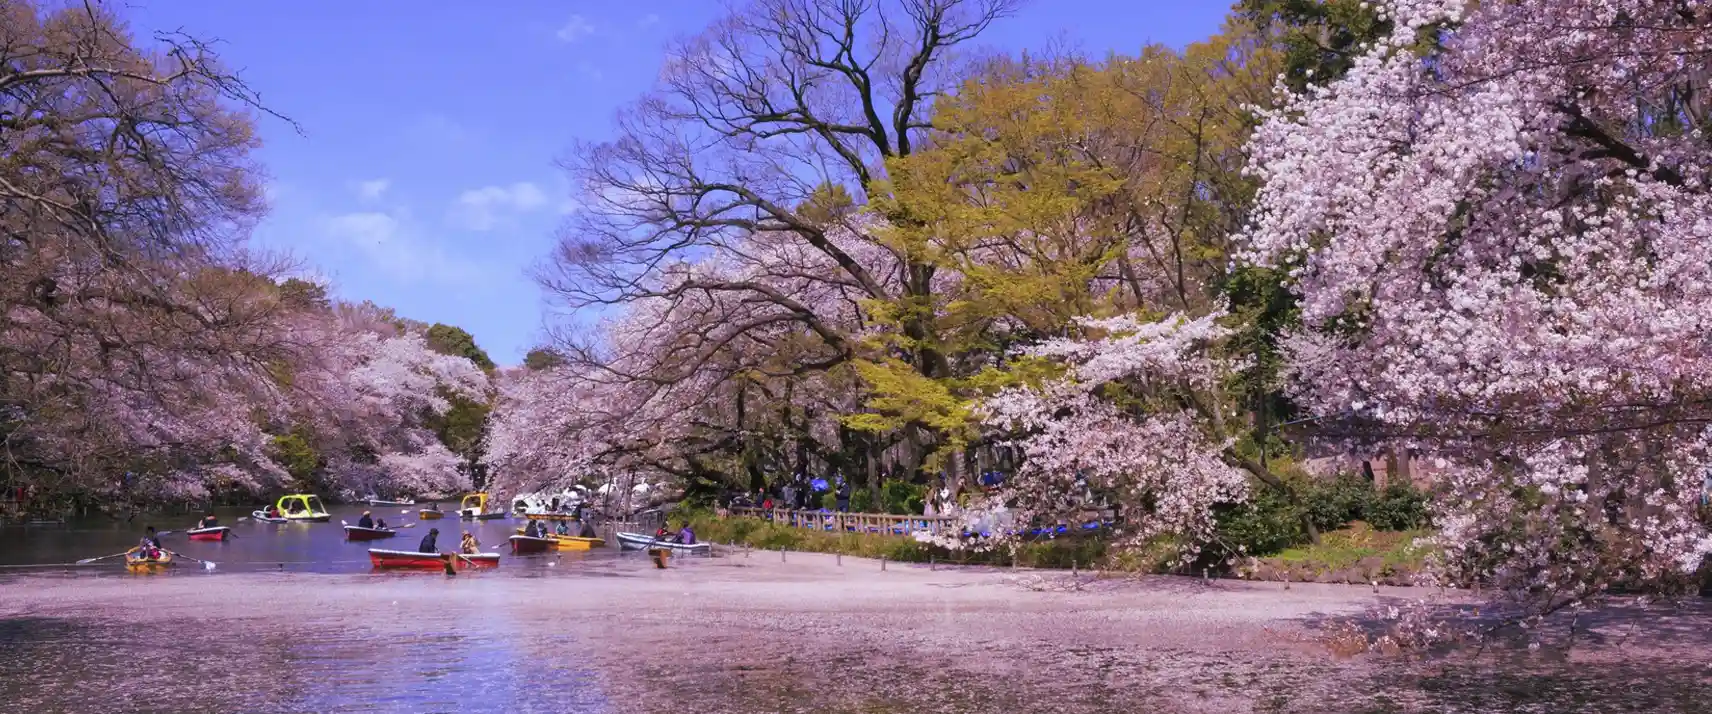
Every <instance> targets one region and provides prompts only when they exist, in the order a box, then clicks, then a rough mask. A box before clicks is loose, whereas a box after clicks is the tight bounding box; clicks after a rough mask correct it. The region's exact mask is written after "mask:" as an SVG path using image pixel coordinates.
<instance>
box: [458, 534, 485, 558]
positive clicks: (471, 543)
mask: <svg viewBox="0 0 1712 714" xmlns="http://www.w3.org/2000/svg"><path fill="white" fill-rule="evenodd" d="M458 549H459V550H462V551H463V552H464V555H475V554H476V553H480V552H481V543H479V542H477V541H476V534H474V533H471V532H469V531H464V540H463V542H461V543H459V544H458Z"/></svg>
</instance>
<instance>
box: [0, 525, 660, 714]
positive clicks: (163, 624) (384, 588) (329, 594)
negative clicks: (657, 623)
mask: <svg viewBox="0 0 1712 714" xmlns="http://www.w3.org/2000/svg"><path fill="white" fill-rule="evenodd" d="M441 508H442V509H444V510H451V509H453V508H455V505H451V504H442V506H441ZM416 509H417V507H410V508H403V507H397V506H393V507H386V508H382V507H370V508H367V509H366V510H371V511H373V512H374V515H376V516H377V517H380V518H383V519H385V520H386V521H387V523H388V524H389V525H391V526H393V527H395V528H400V531H399V535H398V536H395V537H393V538H389V539H383V540H378V541H368V542H352V541H347V540H345V533H344V528H343V527H342V525H341V521H345V522H349V523H351V524H355V523H356V521H357V519H358V518H360V517H361V515H362V512H363V511H364V510H365V507H362V506H334V507H332V508H331V512H332V516H333V517H332V519H331V521H330V522H327V523H286V524H269V523H261V522H257V521H254V520H250V519H244V520H240V519H241V518H243V517H244V516H248V515H249V512H248V511H240V510H230V509H221V510H219V511H217V515H219V516H220V522H221V524H222V525H227V526H230V527H231V528H232V529H233V534H234V535H235V537H230V538H228V539H227V540H226V541H224V542H198V541H190V540H189V539H188V538H186V536H185V535H184V530H186V529H187V528H189V527H191V526H192V525H193V524H194V522H195V521H196V520H197V518H198V516H197V515H196V514H184V515H174V516H159V515H155V516H139V517H137V518H135V519H133V520H131V521H130V522H129V523H122V522H114V521H112V520H110V519H109V520H94V519H90V520H86V521H81V522H72V523H67V524H59V525H31V526H6V527H0V702H6V703H7V704H6V706H3V707H0V710H6V711H37V712H59V711H65V712H73V711H76V712H85V711H91V710H100V711H159V712H183V711H199V712H220V711H231V712H252V711H253V712H263V711H266V712H326V711H334V710H348V711H410V712H416V711H575V712H582V711H589V712H603V711H609V709H608V707H607V705H606V704H605V699H604V695H603V694H602V692H601V691H600V688H599V686H598V685H597V683H596V681H595V678H594V677H593V675H592V674H591V673H590V672H589V671H588V670H587V669H586V668H584V667H582V666H579V665H578V663H577V661H576V658H575V657H570V656H567V655H568V654H570V653H571V652H573V651H574V647H575V639H574V638H572V637H568V636H567V633H566V628H565V626H564V623H562V622H561V623H552V622H547V621H544V620H542V619H540V618H539V617H532V616H529V609H528V608H527V607H525V608H522V609H520V610H519V609H513V608H510V607H508V605H509V604H512V598H514V597H519V596H520V597H522V599H525V600H527V599H528V598H541V597H547V596H557V595H565V596H574V593H575V591H576V590H577V587H576V583H577V582H578V581H579V580H587V579H588V578H601V577H617V576H621V575H622V573H624V572H639V571H641V570H643V569H644V568H647V567H649V566H648V564H647V563H646V561H645V560H644V559H643V558H641V557H640V556H639V555H638V554H634V553H632V554H629V555H630V556H631V557H628V558H626V557H623V555H622V554H621V553H620V552H619V551H618V550H616V549H596V550H593V551H584V552H577V551H565V552H553V553H547V554H541V555H530V556H512V555H511V554H510V553H509V548H508V547H507V538H508V537H509V536H510V535H511V534H512V533H513V532H514V530H513V529H515V528H517V527H518V526H520V525H521V524H522V523H523V522H524V521H523V520H522V519H516V520H513V519H509V518H504V519H494V520H487V521H460V520H458V519H456V518H443V519H440V520H434V521H419V520H418V519H417V516H416ZM148 525H153V526H155V527H156V529H158V530H163V531H165V530H170V531H172V532H171V533H169V534H167V535H166V536H164V537H162V538H161V542H162V545H164V546H165V547H166V548H167V549H169V550H172V551H175V552H177V553H181V554H183V555H187V556H191V557H194V558H198V559H202V560H207V561H212V562H214V563H215V564H216V566H215V568H214V569H212V570H208V569H205V568H203V567H201V566H198V565H196V564H194V563H190V562H182V563H181V566H180V567H175V568H173V569H171V570H169V571H167V572H164V573H158V574H132V573H128V572H127V571H126V570H125V568H124V566H123V564H122V563H123V560H122V559H120V558H113V559H109V560H105V561H101V562H99V563H96V564H91V565H85V566H75V565H73V563H74V562H75V561H76V560H79V559H82V558H90V557H95V556H101V555H109V554H113V553H118V552H122V551H124V550H126V549H128V548H130V547H131V546H133V545H134V544H135V543H136V542H137V540H138V539H139V538H140V537H141V536H142V534H143V530H144V528H145V527H146V526H148ZM430 528H437V529H439V531H440V533H439V536H438V547H439V549H440V550H441V551H451V550H455V549H456V547H457V544H458V541H459V538H460V536H461V533H462V532H463V531H466V530H467V531H470V532H473V533H475V535H476V538H477V540H478V541H480V542H481V544H482V545H483V546H484V548H483V549H484V550H487V551H496V550H497V551H501V552H504V553H505V555H504V556H503V557H502V559H501V560H502V564H501V567H499V568H497V569H494V570H482V571H477V572H464V573H460V575H459V576H458V577H457V578H448V577H447V576H445V575H443V574H439V573H431V572H430V573H421V572H376V571H373V570H372V568H371V565H370V563H369V560H368V556H367V549H369V548H374V547H379V548H388V549H397V550H416V548H417V545H418V542H419V541H420V539H421V537H422V536H423V535H424V534H425V533H426V532H427V531H428V530H429V529H430ZM549 579H550V580H551V581H552V583H553V584H552V585H550V586H549V587H548V589H546V590H540V589H532V590H530V592H531V593H533V594H527V595H521V592H522V591H520V590H519V589H518V588H516V587H514V585H515V584H516V583H519V582H526V581H531V580H549ZM186 587H188V588H190V589H191V590H190V592H191V595H192V596H191V597H186V596H185V595H184V594H183V593H184V592H185V588H186ZM103 592H104V593H105V594H103V595H99V596H98V595H97V593H103ZM174 593H178V594H174ZM78 597H88V598H90V600H89V601H87V602H80V601H79V600H78V599H77V598H78ZM400 599H404V600H407V601H409V602H410V604H409V606H406V607H400V606H398V605H399V600H400ZM26 600H27V601H31V602H33V603H35V604H37V605H39V604H40V603H41V602H42V601H44V600H45V601H47V602H50V603H52V604H53V605H55V608H54V609H53V611H52V612H51V613H50V614H46V615H39V614H37V613H36V611H39V610H41V609H42V608H40V607H32V606H24V607H22V608H15V607H8V606H13V605H16V604H17V603H21V602H24V601H26ZM424 600H427V601H426V602H424ZM20 609H21V610H22V611H19V610H20ZM520 614H521V615H522V616H520Z"/></svg>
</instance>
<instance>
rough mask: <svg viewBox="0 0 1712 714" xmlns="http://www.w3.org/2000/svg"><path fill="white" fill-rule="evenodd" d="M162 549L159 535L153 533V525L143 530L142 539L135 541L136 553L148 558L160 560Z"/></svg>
mask: <svg viewBox="0 0 1712 714" xmlns="http://www.w3.org/2000/svg"><path fill="white" fill-rule="evenodd" d="M162 550H163V548H161V542H160V536H157V535H155V527H154V526H149V527H148V528H147V529H145V530H144V531H143V539H142V541H140V542H138V543H137V555H140V556H142V557H144V558H147V559H149V560H160V556H161V551H162Z"/></svg>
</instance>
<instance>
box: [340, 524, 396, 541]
mask: <svg viewBox="0 0 1712 714" xmlns="http://www.w3.org/2000/svg"><path fill="white" fill-rule="evenodd" d="M395 535H398V531H395V530H393V529H391V528H364V527H362V526H345V540H380V539H382V538H391V537H393V536H395Z"/></svg>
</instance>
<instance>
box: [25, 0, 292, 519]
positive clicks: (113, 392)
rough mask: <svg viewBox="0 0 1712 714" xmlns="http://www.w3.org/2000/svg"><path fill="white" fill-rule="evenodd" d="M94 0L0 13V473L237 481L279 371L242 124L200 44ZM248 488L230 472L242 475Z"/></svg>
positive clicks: (143, 489)
mask: <svg viewBox="0 0 1712 714" xmlns="http://www.w3.org/2000/svg"><path fill="white" fill-rule="evenodd" d="M153 40H154V41H153V42H152V43H145V42H140V41H138V40H137V38H134V37H133V36H131V35H130V33H128V32H127V31H126V30H125V29H124V28H123V25H122V23H121V22H120V21H118V20H117V19H116V17H115V16H114V14H113V12H112V11H111V8H109V7H108V6H107V5H105V4H103V3H99V2H90V3H72V4H57V3H56V4H54V5H52V6H43V5H41V4H38V3H34V2H10V3H6V4H5V6H4V7H3V8H0V274H4V275H5V279H4V280H0V446H3V451H0V477H3V479H4V481H5V482H6V483H7V485H14V486H16V485H27V486H30V487H33V488H34V489H35V490H36V491H37V492H38V493H42V494H46V495H53V494H62V493H83V494H96V495H97V498H98V500H100V501H109V500H121V501H122V500H130V499H132V498H134V497H142V496H145V495H148V494H182V493H184V492H189V491H194V490H196V489H197V488H201V487H202V486H203V485H205V484H216V485H217V484H220V483H234V484H237V485H239V486H255V485H257V484H258V483H259V482H258V481H255V480H253V478H254V477H253V476H242V477H239V476H237V475H236V474H237V473H238V472H236V471H223V472H222V473H221V474H213V475H210V476H209V477H208V478H206V479H204V478H203V477H202V476H199V475H196V474H197V473H198V472H200V471H201V468H200V466H199V465H200V464H206V463H213V462H214V461H218V460H219V459H218V458H217V457H219V456H220V455H221V454H222V453H225V452H236V453H246V452H247V453H254V452H255V451H256V450H257V448H256V447H258V446H259V445H260V441H261V440H260V439H259V437H257V435H256V434H255V433H254V432H252V431H250V430H248V428H247V426H246V424H245V423H244V419H245V415H246V414H247V413H248V409H246V406H247V405H251V404H258V403H262V404H265V403H267V402H269V401H270V400H273V399H275V398H277V397H278V390H277V388H276V385H274V384H273V383H272V382H271V380H270V379H269V375H268V370H267V366H268V365H269V364H272V363H277V362H280V361H284V360H289V359H290V358H291V357H292V356H293V354H295V350H294V346H293V345H291V344H289V342H288V341H286V340H283V339H281V336H282V334H283V331H282V329H281V327H282V326H283V324H284V321H285V320H286V315H287V312H288V311H287V310H286V309H285V308H284V306H282V305H281V304H280V302H279V301H278V300H277V299H275V296H274V295H272V294H271V293H270V291H269V289H268V288H269V287H271V284H270V282H269V280H268V278H269V277H270V276H272V275H274V274H276V273H277V272H278V271H279V269H280V268H281V267H282V266H281V265H280V264H279V263H278V262H277V261H273V260H269V259H266V258H264V257H260V256H256V255H253V254H250V253H248V252H247V251H245V250H244V248H243V239H244V237H245V228H246V227H247V226H248V225H250V224H251V223H253V222H254V220H255V219H256V218H257V217H258V216H259V215H260V213H261V211H262V208H263V206H262V201H261V191H260V182H259V178H260V176H259V174H258V173H257V172H255V171H254V170H253V164H252V162H251V161H250V159H249V151H250V150H251V149H252V148H254V146H255V143H256V141H255V136H254V133H253V129H252V120H251V117H250V115H249V112H250V111H251V110H258V111H262V112H265V111H266V110H265V108H263V107H261V105H260V104H259V103H258V102H257V101H256V97H255V96H254V94H253V93H252V92H250V91H249V89H248V88H246V87H245V86H244V84H243V83H242V82H241V81H240V80H239V79H238V78H237V77H235V76H234V75H232V74H231V73H230V72H228V71H226V70H225V69H224V68H222V66H221V65H220V62H219V60H218V58H217V57H215V55H214V54H213V53H212V52H211V51H210V50H209V46H208V45H207V44H206V43H204V42H202V41H200V40H198V39H196V38H193V37H187V36H183V35H179V34H173V33H167V34H161V35H157V36H156V37H155V38H153ZM246 473H248V472H246Z"/></svg>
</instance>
